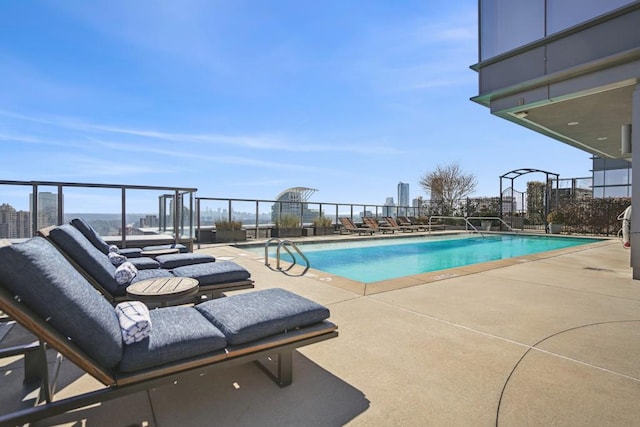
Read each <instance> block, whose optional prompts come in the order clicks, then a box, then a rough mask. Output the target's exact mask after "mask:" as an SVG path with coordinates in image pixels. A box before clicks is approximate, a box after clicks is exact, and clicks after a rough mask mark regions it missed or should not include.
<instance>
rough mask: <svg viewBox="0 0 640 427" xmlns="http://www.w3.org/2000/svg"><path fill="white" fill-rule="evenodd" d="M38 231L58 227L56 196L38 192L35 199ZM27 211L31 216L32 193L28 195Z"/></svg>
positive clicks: (32, 210) (46, 192)
mask: <svg viewBox="0 0 640 427" xmlns="http://www.w3.org/2000/svg"><path fill="white" fill-rule="evenodd" d="M37 202H38V203H37V204H38V212H36V217H37V218H38V224H37V227H38V229H40V228H44V227H49V226H51V225H58V194H57V193H51V192H49V191H40V192H39V193H38V198H37ZM29 211H30V212H31V214H32V215H33V213H34V209H33V193H31V194H29Z"/></svg>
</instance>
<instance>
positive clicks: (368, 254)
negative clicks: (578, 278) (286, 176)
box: [262, 235, 601, 283]
mask: <svg viewBox="0 0 640 427" xmlns="http://www.w3.org/2000/svg"><path fill="white" fill-rule="evenodd" d="M598 241H601V240H600V239H587V238H570V237H552V236H546V235H545V236H523V235H499V236H493V235H492V236H485V237H484V238H482V237H475V236H473V237H454V238H451V237H450V236H449V237H447V238H446V239H442V238H432V237H426V238H425V237H422V238H402V239H380V240H370V241H358V242H345V243H324V244H317V243H316V244H312V243H311V244H298V247H299V248H300V250H301V251H302V252H303V253H304V254H305V256H306V257H307V258H308V259H309V262H310V264H311V267H312V268H314V269H316V270H322V271H326V272H328V273H332V274H335V275H338V276H342V277H346V278H349V279H352V280H357V281H359V282H365V283H369V282H376V281H379V280H387V279H393V278H397V277H403V276H411V275H414V274H420V273H426V272H430V271H437V270H443V269H447V268H453V267H462V266H465V265H470V264H477V263H482V262H487V261H494V260H499V259H505V258H511V257H516V256H522V255H530V254H534V253H539V252H546V251H550V250H554V249H561V248H567V247H571V246H577V245H583V244H587V243H594V242H598ZM262 251H263V252H262V253H264V248H263V249H262ZM270 256H271V257H275V249H274V250H273V251H272V253H270ZM281 256H282V259H283V260H287V261H290V260H291V258H290V257H289V256H288V254H287V253H286V251H284V250H283V251H281ZM297 262H298V264H300V265H304V262H303V261H301V260H298V261H297Z"/></svg>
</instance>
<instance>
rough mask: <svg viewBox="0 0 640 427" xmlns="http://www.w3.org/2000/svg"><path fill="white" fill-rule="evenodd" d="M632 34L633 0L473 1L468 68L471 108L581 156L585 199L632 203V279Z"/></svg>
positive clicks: (636, 224)
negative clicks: (588, 189)
mask: <svg viewBox="0 0 640 427" xmlns="http://www.w3.org/2000/svg"><path fill="white" fill-rule="evenodd" d="M639 28H640V1H638V0H635V1H630V0H580V1H576V0H480V1H479V46H478V47H479V52H478V63H476V64H474V65H472V69H474V70H475V71H477V72H478V95H476V96H474V97H473V98H472V100H473V101H475V102H477V103H479V104H481V105H483V106H485V107H487V108H489V110H490V112H491V114H493V115H496V116H498V117H501V118H503V119H505V120H509V121H511V122H513V123H515V124H517V125H520V126H524V127H526V128H529V129H531V130H533V131H535V132H538V133H540V134H542V135H546V136H548V137H550V138H553V139H555V140H558V141H560V142H562V143H565V144H568V145H571V146H573V147H576V148H578V149H580V150H583V151H584V152H585V154H586V155H590V157H592V159H593V169H592V180H593V184H592V185H593V187H592V189H593V196H594V197H621V196H622V197H629V196H630V197H631V198H632V200H633V201H634V204H637V206H636V209H633V217H632V220H631V265H632V266H633V276H634V278H636V279H640V186H638V188H633V186H632V181H633V175H634V174H638V178H637V179H636V181H638V180H640V168H636V169H637V170H635V171H634V170H633V169H632V168H631V165H632V163H638V162H640V131H637V130H636V131H635V132H634V131H633V130H634V129H640V31H639V30H638V29H639ZM625 129H626V130H629V129H630V130H631V132H626V131H625ZM515 144H517V143H514V145H515ZM629 147H631V149H629ZM633 147H638V148H637V149H636V150H633ZM514 148H515V147H514ZM528 166H531V167H535V166H536V165H528Z"/></svg>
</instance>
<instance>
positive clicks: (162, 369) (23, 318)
mask: <svg viewBox="0 0 640 427" xmlns="http://www.w3.org/2000/svg"><path fill="white" fill-rule="evenodd" d="M4 244H5V243H4V242H0V245H4ZM0 310H1V311H3V312H4V313H6V314H7V315H8V316H9V317H10V318H12V319H14V320H15V321H16V322H17V323H19V324H20V325H22V326H23V327H24V328H25V329H27V330H28V331H30V332H31V333H32V334H34V335H35V336H36V337H37V338H38V339H39V342H40V344H39V346H37V348H33V346H32V347H30V348H27V347H23V348H22V349H21V350H22V351H19V352H17V353H16V354H19V353H20V352H25V351H30V352H31V351H33V352H35V353H36V354H35V357H32V358H31V359H30V360H26V359H25V365H29V366H25V369H27V370H29V372H31V373H32V375H31V377H30V379H32V380H35V379H38V380H39V381H40V397H39V400H43V401H44V402H43V403H41V404H39V405H38V406H34V407H31V408H25V409H22V410H18V411H15V412H12V413H8V414H2V415H0V425H22V424H25V423H28V422H32V421H36V420H39V419H43V418H48V417H52V416H54V415H58V414H62V413H65V412H68V411H70V410H73V409H77V408H82V407H85V406H89V405H92V404H94V403H98V402H104V401H107V400H111V399H115V398H118V397H121V396H124V395H127V394H131V393H135V392H138V391H141V390H147V389H149V388H154V387H157V386H160V385H162V384H165V383H170V382H174V381H175V380H176V379H177V378H178V377H180V376H182V375H186V374H188V373H191V372H194V371H198V372H205V371H207V372H208V371H211V370H217V369H222V368H228V367H231V366H236V365H239V364H244V363H248V362H256V363H258V364H259V366H260V367H261V369H262V370H263V371H265V373H267V374H268V375H269V377H271V379H272V380H273V381H274V382H275V383H276V384H277V385H279V386H280V387H286V386H288V385H290V384H291V383H292V381H293V351H294V350H295V349H297V348H300V347H303V346H306V345H310V344H314V343H317V342H321V341H325V340H328V339H330V338H334V337H337V336H338V332H337V326H336V325H334V324H333V323H331V322H329V321H326V320H325V321H322V322H319V323H316V324H313V325H310V326H306V327H301V328H298V329H295V330H290V331H287V332H285V333H280V334H277V335H273V336H270V337H267V338H263V339H259V340H255V341H252V342H250V343H247V344H243V345H237V346H230V345H228V346H227V347H226V348H224V349H222V350H218V351H215V352H213V353H211V354H205V355H201V356H195V357H191V358H188V359H183V360H179V361H176V362H172V363H167V364H164V365H161V366H158V367H154V368H148V369H144V370H140V371H136V372H131V373H114V372H112V371H111V370H109V369H105V368H104V367H102V366H100V365H99V364H98V363H97V362H96V361H95V360H94V359H92V358H91V357H90V356H89V355H87V353H86V352H84V351H83V350H82V349H80V348H79V347H78V346H77V345H75V344H74V343H73V342H71V341H70V340H69V339H67V337H65V336H64V335H63V334H61V333H60V332H58V331H57V330H56V329H55V328H53V327H52V326H51V325H50V324H49V323H47V322H45V321H44V320H42V319H41V318H40V317H39V316H38V315H36V314H35V313H34V312H33V311H32V310H31V309H30V308H29V307H27V306H26V305H25V304H24V303H22V302H21V301H20V299H19V298H17V297H16V295H13V294H12V293H11V292H9V291H8V290H7V289H5V288H4V287H0ZM48 347H50V348H52V349H54V350H56V351H57V352H58V358H57V361H56V364H57V366H56V368H55V370H54V376H53V378H51V377H50V372H49V365H48V363H47V358H46V349H47V348H48ZM6 355H8V354H5V356H6ZM274 355H275V356H277V369H276V372H275V373H273V372H271V371H270V370H269V368H268V367H267V366H266V365H264V364H263V363H262V362H261V360H264V359H265V358H266V357H267V356H271V357H273V356H274ZM62 357H64V358H67V359H68V360H69V361H71V362H72V363H73V364H75V365H76V366H78V367H79V368H80V369H82V370H83V371H84V372H86V373H87V374H89V375H91V376H92V377H94V378H95V379H96V380H98V381H100V382H101V383H102V384H103V385H105V388H102V389H99V390H95V391H90V392H87V393H82V394H79V395H76V396H73V397H69V398H65V399H61V400H58V401H54V400H53V398H54V394H55V383H56V380H57V375H58V372H59V370H60V366H61V363H62Z"/></svg>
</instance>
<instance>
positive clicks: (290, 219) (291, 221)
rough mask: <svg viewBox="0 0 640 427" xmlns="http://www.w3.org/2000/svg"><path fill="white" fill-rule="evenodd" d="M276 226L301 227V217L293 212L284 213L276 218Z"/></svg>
mask: <svg viewBox="0 0 640 427" xmlns="http://www.w3.org/2000/svg"><path fill="white" fill-rule="evenodd" d="M276 227H278V228H299V227H300V218H298V217H297V216H295V215H292V214H285V215H282V216H281V217H280V218H278V219H277V220H276Z"/></svg>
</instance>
